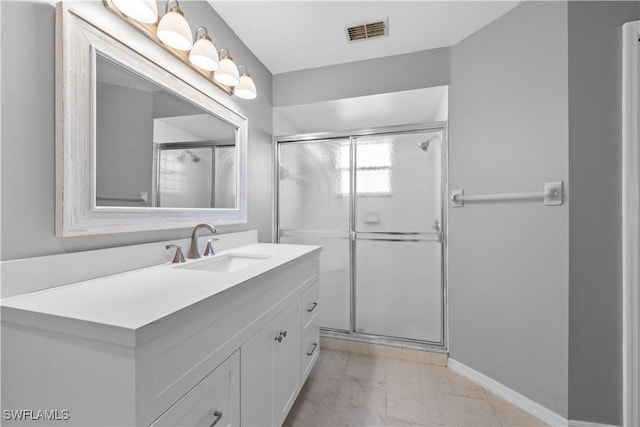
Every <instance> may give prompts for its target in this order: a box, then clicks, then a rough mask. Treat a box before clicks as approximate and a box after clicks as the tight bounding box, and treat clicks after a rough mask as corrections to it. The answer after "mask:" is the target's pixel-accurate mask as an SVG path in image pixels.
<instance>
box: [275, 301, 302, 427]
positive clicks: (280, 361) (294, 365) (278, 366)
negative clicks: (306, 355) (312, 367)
mask: <svg viewBox="0 0 640 427" xmlns="http://www.w3.org/2000/svg"><path fill="white" fill-rule="evenodd" d="M299 309H300V300H299V299H298V298H296V299H295V300H294V301H293V302H292V303H291V304H289V305H288V306H287V307H286V308H285V309H284V310H282V311H281V312H280V314H279V315H278V329H277V331H276V334H277V336H278V337H282V340H280V339H277V340H276V341H274V349H275V351H274V365H273V366H274V370H273V373H274V388H273V408H274V424H275V425H281V424H282V423H283V421H284V419H285V417H286V416H287V413H288V412H289V409H291V406H292V405H293V402H294V401H295V398H296V396H297V392H298V386H299V385H300V315H299Z"/></svg>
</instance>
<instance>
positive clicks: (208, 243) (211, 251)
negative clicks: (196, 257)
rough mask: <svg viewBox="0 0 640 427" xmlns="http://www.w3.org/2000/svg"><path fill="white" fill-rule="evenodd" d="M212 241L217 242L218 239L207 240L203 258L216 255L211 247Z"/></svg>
mask: <svg viewBox="0 0 640 427" xmlns="http://www.w3.org/2000/svg"><path fill="white" fill-rule="evenodd" d="M214 240H215V241H217V240H218V239H209V240H207V248H206V249H205V250H204V256H211V255H215V254H216V253H215V252H214V250H213V246H212V245H211V242H212V241H214Z"/></svg>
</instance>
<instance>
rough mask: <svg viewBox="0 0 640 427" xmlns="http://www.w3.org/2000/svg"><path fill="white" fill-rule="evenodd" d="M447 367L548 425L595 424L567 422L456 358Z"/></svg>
mask: <svg viewBox="0 0 640 427" xmlns="http://www.w3.org/2000/svg"><path fill="white" fill-rule="evenodd" d="M449 368H451V370H453V371H455V372H457V373H458V374H460V375H462V376H463V377H466V378H468V379H469V380H471V381H473V382H475V383H476V384H478V385H481V386H482V387H484V388H486V389H487V390H489V391H491V392H492V393H494V394H496V395H498V396H500V397H501V398H503V399H504V400H506V401H508V402H510V403H512V404H514V405H516V406H517V407H519V408H520V409H522V410H523V411H525V412H528V413H529V414H531V415H533V416H534V417H536V418H538V419H540V420H541V421H544V422H545V423H547V424H549V425H550V426H553V427H560V426H562V427H564V426H569V427H595V426H597V424H589V423H583V422H582V421H575V423H580V424H574V421H571V422H569V421H567V419H566V418H564V417H563V416H562V415H559V414H557V413H555V412H554V411H552V410H551V409H548V408H546V407H544V406H542V405H540V404H539V403H536V402H534V401H533V400H531V399H529V398H528V397H525V396H523V395H521V394H520V393H518V392H517V391H514V390H512V389H510V388H509V387H507V386H505V385H503V384H501V383H499V382H497V381H496V380H494V379H492V378H489V377H488V376H486V375H484V374H481V373H480V372H478V371H476V370H475V369H472V368H470V367H468V366H466V365H464V364H462V363H460V362H458V361H457V360H454V359H449Z"/></svg>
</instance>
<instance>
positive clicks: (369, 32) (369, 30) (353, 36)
mask: <svg viewBox="0 0 640 427" xmlns="http://www.w3.org/2000/svg"><path fill="white" fill-rule="evenodd" d="M388 34H389V32H388V25H387V19H381V20H379V21H375V22H370V23H368V24H361V25H354V26H352V27H348V28H347V40H349V41H350V42H354V41H357V40H366V39H371V38H374V37H383V36H386V35H388Z"/></svg>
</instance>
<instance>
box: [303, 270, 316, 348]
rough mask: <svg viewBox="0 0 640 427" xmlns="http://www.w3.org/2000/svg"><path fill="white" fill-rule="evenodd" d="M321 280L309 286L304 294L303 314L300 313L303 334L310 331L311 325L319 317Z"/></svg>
mask: <svg viewBox="0 0 640 427" xmlns="http://www.w3.org/2000/svg"><path fill="white" fill-rule="evenodd" d="M318 284H319V282H317V281H316V282H315V283H314V284H313V285H311V286H310V287H309V289H307V290H306V291H304V293H303V294H302V300H301V310H302V314H301V315H300V319H301V323H302V325H301V326H302V327H301V330H302V334H303V335H304V334H306V333H307V332H308V331H309V327H310V326H311V324H312V323H313V322H314V321H315V320H316V319H317V318H318V311H319V308H320V307H319V306H318V290H319V289H320V287H319V286H318Z"/></svg>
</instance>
